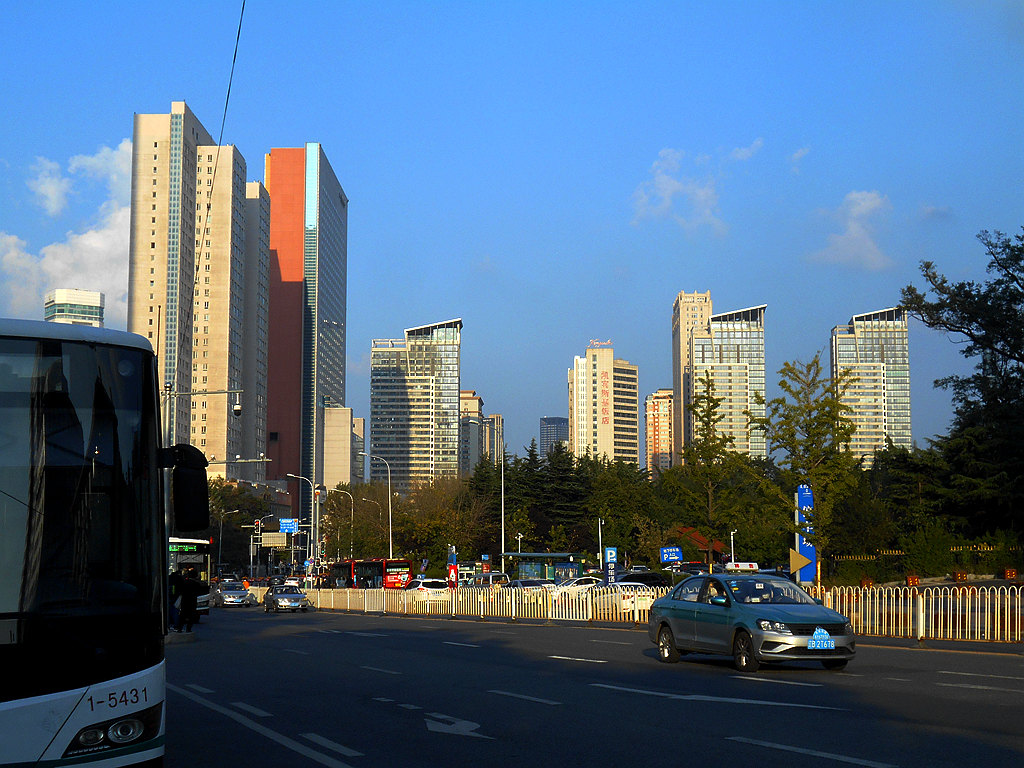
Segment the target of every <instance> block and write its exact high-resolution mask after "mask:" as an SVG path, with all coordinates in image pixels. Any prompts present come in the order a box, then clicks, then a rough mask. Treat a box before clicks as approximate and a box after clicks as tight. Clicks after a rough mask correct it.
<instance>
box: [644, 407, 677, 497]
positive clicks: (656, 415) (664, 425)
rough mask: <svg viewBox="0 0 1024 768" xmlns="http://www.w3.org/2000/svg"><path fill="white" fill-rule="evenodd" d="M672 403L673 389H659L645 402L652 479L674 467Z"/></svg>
mask: <svg viewBox="0 0 1024 768" xmlns="http://www.w3.org/2000/svg"><path fill="white" fill-rule="evenodd" d="M672 402H673V395H672V390H671V389H659V390H658V391H657V392H653V393H651V394H649V395H648V396H647V397H646V398H645V400H644V437H645V441H644V442H645V445H646V448H647V472H648V475H649V476H650V477H651V478H653V477H654V476H655V474H660V473H662V472H664V471H665V470H666V469H668V468H669V467H671V466H672V424H673V410H674V409H673V408H672Z"/></svg>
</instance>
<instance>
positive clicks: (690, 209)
mask: <svg viewBox="0 0 1024 768" xmlns="http://www.w3.org/2000/svg"><path fill="white" fill-rule="evenodd" d="M684 157H685V155H684V153H683V152H681V151H680V150H677V149H663V150H661V152H659V153H658V159H657V160H656V161H655V162H654V163H653V165H652V166H651V178H650V179H649V180H648V181H645V182H643V183H642V184H640V185H639V186H638V187H637V188H636V190H634V192H633V223H634V224H636V223H638V222H639V221H640V220H641V219H647V218H654V219H656V218H665V217H671V218H672V219H674V220H675V221H676V222H677V223H678V224H679V225H680V226H681V227H683V228H684V229H689V230H692V229H696V228H698V227H700V226H705V225H706V226H710V227H712V228H713V229H715V230H717V231H724V230H725V224H724V223H723V222H722V221H721V220H720V219H719V218H718V216H717V210H718V191H717V189H716V183H717V182H716V179H715V178H714V177H713V176H708V177H706V178H704V179H702V180H698V179H695V178H692V177H690V176H686V175H685V174H683V173H681V172H680V168H681V165H682V161H683V158H684Z"/></svg>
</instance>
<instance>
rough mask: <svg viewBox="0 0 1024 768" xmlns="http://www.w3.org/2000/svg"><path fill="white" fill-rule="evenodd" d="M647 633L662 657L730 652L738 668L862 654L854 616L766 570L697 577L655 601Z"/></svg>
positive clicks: (834, 663) (837, 664)
mask: <svg viewBox="0 0 1024 768" xmlns="http://www.w3.org/2000/svg"><path fill="white" fill-rule="evenodd" d="M648 636H649V637H650V640H651V642H652V643H655V644H656V645H657V646H658V658H659V660H661V661H665V662H672V661H678V660H679V655H680V654H681V653H689V652H691V651H692V652H696V653H724V654H728V655H731V656H732V657H733V663H734V665H735V667H736V669H738V670H739V671H740V672H755V671H756V670H757V668H758V667H759V666H760V665H761V664H762V663H764V662H772V661H808V660H818V661H820V662H821V663H822V665H823V666H824V667H825V668H826V669H842V668H843V667H845V666H846V663H847V662H848V661H849V660H850V659H852V658H853V656H854V654H855V653H856V638H855V636H854V633H853V627H852V626H851V625H850V622H849V620H848V619H847V618H846V617H845V616H843V615H842V614H841V613H837V612H836V611H833V610H831V609H829V608H825V607H824V606H822V605H821V604H820V603H818V602H817V601H815V600H813V599H812V598H811V596H810V595H808V594H807V593H806V592H805V591H804V590H803V589H801V588H800V587H799V586H798V585H796V584H794V583H793V582H791V581H789V580H788V579H784V578H782V577H780V576H771V575H765V574H761V573H744V574H725V575H711V576H708V575H703V576H691V577H690V578H689V579H686V581H683V582H681V583H680V584H679V585H677V586H676V588H675V589H673V590H672V591H671V592H670V593H669V594H667V595H665V596H664V597H662V598H659V599H658V600H655V601H654V604H653V605H652V606H651V612H650V623H649V625H648Z"/></svg>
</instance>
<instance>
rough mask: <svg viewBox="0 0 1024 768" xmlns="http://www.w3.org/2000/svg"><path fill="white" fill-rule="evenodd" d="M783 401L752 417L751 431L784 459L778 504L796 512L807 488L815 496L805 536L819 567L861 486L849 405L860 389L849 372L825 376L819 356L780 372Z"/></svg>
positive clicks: (777, 400)
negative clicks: (839, 517)
mask: <svg viewBox="0 0 1024 768" xmlns="http://www.w3.org/2000/svg"><path fill="white" fill-rule="evenodd" d="M779 375H780V377H781V378H780V380H779V388H780V389H781V390H782V392H783V395H782V396H781V397H777V398H773V399H772V400H769V401H767V402H766V401H765V400H764V397H763V396H761V395H758V396H757V398H756V399H757V402H758V404H764V405H765V415H764V416H754V415H753V414H750V413H749V412H748V414H747V418H748V419H749V420H750V425H751V428H756V429H761V430H763V431H764V433H765V438H766V440H767V443H768V450H769V453H770V454H778V456H779V457H780V459H779V460H780V464H779V466H780V468H781V470H782V478H781V479H782V485H781V486H780V488H779V493H778V496H777V498H776V501H777V503H779V504H780V505H781V506H782V507H783V508H788V509H790V510H791V509H792V508H793V494H794V493H795V492H796V487H797V486H798V485H799V484H801V483H806V484H807V485H809V486H811V489H812V490H813V492H814V512H813V515H811V516H810V518H811V519H810V520H808V524H809V526H810V527H811V530H805V535H806V537H807V539H808V541H810V542H811V543H812V544H813V545H814V546H815V548H816V549H817V551H818V558H819V562H820V561H821V558H822V557H824V555H825V553H826V552H827V550H828V548H829V545H830V543H831V537H832V535H833V530H832V513H833V510H834V509H835V508H836V505H837V504H839V503H840V502H841V501H842V500H843V499H844V497H845V496H846V495H847V494H849V493H850V492H851V491H852V490H853V489H854V488H855V487H856V485H857V482H858V480H859V478H858V476H857V472H858V471H859V460H858V459H857V458H856V457H855V456H854V455H853V454H852V453H850V450H849V447H850V440H851V438H852V437H853V432H854V429H855V425H854V423H853V420H852V419H851V418H850V417H849V412H850V407H849V406H848V405H846V404H845V403H844V402H843V397H844V395H845V394H846V392H847V390H848V389H849V388H850V386H851V385H852V384H853V383H854V377H853V376H852V374H851V373H850V372H849V371H841V372H840V374H839V376H838V377H837V378H836V379H831V378H829V377H826V376H825V375H824V371H823V370H822V366H821V353H820V352H819V353H818V354H816V355H815V356H814V358H813V359H812V360H811V361H810V362H809V363H800V362H792V363H786V364H785V365H783V366H782V368H781V369H780V370H779Z"/></svg>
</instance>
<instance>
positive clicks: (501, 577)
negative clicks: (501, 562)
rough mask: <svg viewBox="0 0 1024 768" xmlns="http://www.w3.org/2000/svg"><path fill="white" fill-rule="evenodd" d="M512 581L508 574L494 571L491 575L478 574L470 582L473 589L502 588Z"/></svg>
mask: <svg viewBox="0 0 1024 768" xmlns="http://www.w3.org/2000/svg"><path fill="white" fill-rule="evenodd" d="M510 581H511V579H510V578H509V577H508V574H507V573H502V572H501V571H492V572H491V573H478V574H476V575H475V576H473V578H472V579H470V581H469V585H470V586H471V587H492V588H497V587H502V586H504V585H505V584H508V583H509V582H510Z"/></svg>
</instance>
